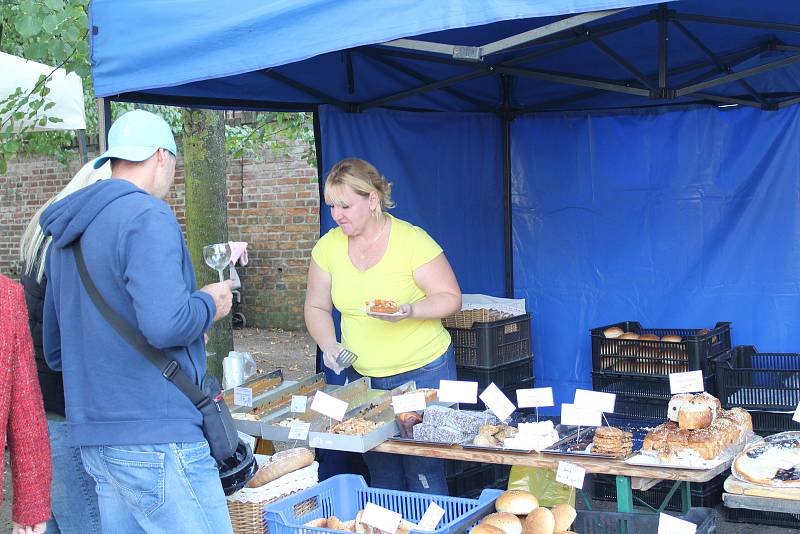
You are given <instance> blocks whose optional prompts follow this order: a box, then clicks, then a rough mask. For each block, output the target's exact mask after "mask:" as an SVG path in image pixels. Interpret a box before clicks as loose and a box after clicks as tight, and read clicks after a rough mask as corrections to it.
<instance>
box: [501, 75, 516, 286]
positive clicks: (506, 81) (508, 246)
mask: <svg viewBox="0 0 800 534" xmlns="http://www.w3.org/2000/svg"><path fill="white" fill-rule="evenodd" d="M500 82H501V87H502V91H503V113H502V114H501V115H500V116H501V120H502V121H503V237H504V243H505V247H504V249H505V268H506V273H505V275H506V276H505V279H506V297H508V298H514V242H513V226H512V217H511V120H512V117H511V78H510V77H509V76H506V75H501V76H500Z"/></svg>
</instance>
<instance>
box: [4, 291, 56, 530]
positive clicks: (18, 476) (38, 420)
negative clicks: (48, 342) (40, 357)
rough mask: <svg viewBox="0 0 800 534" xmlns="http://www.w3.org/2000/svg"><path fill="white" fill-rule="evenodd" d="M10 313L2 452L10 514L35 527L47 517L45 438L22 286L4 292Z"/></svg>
mask: <svg viewBox="0 0 800 534" xmlns="http://www.w3.org/2000/svg"><path fill="white" fill-rule="evenodd" d="M9 293H10V294H11V295H12V299H11V300H12V302H11V303H10V304H11V305H10V306H9V310H11V313H12V314H13V315H14V319H13V323H14V326H13V329H12V335H13V337H14V343H13V344H12V347H13V350H14V353H13V354H12V355H11V365H12V373H11V377H12V383H11V405H10V411H9V418H8V450H9V454H10V457H11V476H12V481H13V489H14V502H13V507H12V510H11V518H12V519H13V520H14V521H15V522H16V523H18V524H20V525H35V524H36V523H42V522H44V521H47V520H48V519H49V518H50V480H51V476H52V474H51V465H50V439H49V436H48V433H47V420H46V418H45V413H44V404H43V402H42V392H41V390H40V389H39V380H38V378H37V375H36V363H35V361H34V356H33V344H32V342H31V334H30V330H29V329H28V314H27V308H26V306H25V297H24V293H23V291H22V287H20V286H18V285H17V284H14V288H13V290H12V291H10V292H9Z"/></svg>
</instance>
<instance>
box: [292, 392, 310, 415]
mask: <svg viewBox="0 0 800 534" xmlns="http://www.w3.org/2000/svg"><path fill="white" fill-rule="evenodd" d="M307 405H308V397H306V396H305V395H292V405H291V407H290V408H289V409H290V410H291V411H292V412H294V413H305V412H306V406H307Z"/></svg>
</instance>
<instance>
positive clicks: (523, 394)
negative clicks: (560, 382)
mask: <svg viewBox="0 0 800 534" xmlns="http://www.w3.org/2000/svg"><path fill="white" fill-rule="evenodd" d="M554 404H555V403H554V402H553V388H551V387H547V388H531V389H518V390H517V406H519V407H520V408H540V407H543V406H553V405H554Z"/></svg>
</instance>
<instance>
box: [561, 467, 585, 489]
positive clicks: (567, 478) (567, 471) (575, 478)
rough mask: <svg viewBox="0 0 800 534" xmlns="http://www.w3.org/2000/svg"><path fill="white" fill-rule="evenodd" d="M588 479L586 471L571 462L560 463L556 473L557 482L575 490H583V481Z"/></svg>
mask: <svg viewBox="0 0 800 534" xmlns="http://www.w3.org/2000/svg"><path fill="white" fill-rule="evenodd" d="M584 478H586V469H584V468H583V467H581V466H579V465H575V464H571V463H569V462H558V470H557V471H556V481H557V482H561V483H562V484H566V485H567V486H572V487H573V488H578V489H583V479H584Z"/></svg>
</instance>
